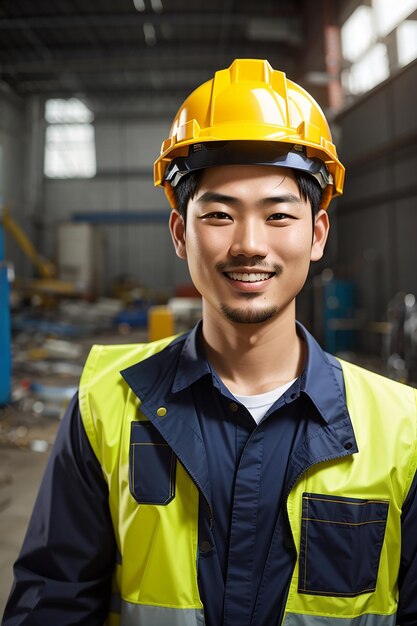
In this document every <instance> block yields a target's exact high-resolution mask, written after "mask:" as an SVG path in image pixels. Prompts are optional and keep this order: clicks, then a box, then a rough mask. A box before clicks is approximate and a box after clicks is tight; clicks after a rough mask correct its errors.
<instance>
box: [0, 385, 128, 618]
mask: <svg viewBox="0 0 417 626" xmlns="http://www.w3.org/2000/svg"><path fill="white" fill-rule="evenodd" d="M115 554H116V547H115V538H114V532H113V526H112V522H111V517H110V512H109V507H108V490H107V483H106V481H105V480H104V477H103V473H102V471H101V467H100V465H99V463H98V461H97V459H96V457H95V455H94V452H93V450H92V448H91V446H90V444H89V441H88V439H87V436H86V434H85V431H84V427H83V424H82V420H81V416H80V412H79V409H78V398H77V397H75V398H74V399H73V400H72V401H71V403H70V405H69V407H68V410H67V411H66V414H65V416H64V419H63V421H62V424H61V426H60V429H59V431H58V434H57V438H56V442H55V444H54V447H53V449H52V452H51V456H50V459H49V462H48V465H47V467H46V471H45V475H44V477H43V480H42V483H41V487H40V490H39V494H38V496H37V499H36V502H35V506H34V510H33V513H32V517H31V519H30V522H29V527H28V530H27V533H26V537H25V540H24V542H23V546H22V549H21V552H20V554H19V556H18V559H17V561H16V563H15V565H14V576H15V579H14V583H13V587H12V590H11V593H10V597H9V600H8V602H7V605H6V610H5V613H4V617H3V622H2V624H3V626H18V625H21V624H22V625H23V624H24V625H25V626H45V625H46V624H59V625H60V626H67V625H68V626H69V625H70V624H78V625H84V624H85V625H87V624H88V626H95V625H97V626H98V625H102V624H103V622H104V620H105V617H106V614H107V611H108V605H109V601H110V595H111V589H110V585H111V577H112V573H113V568H114V563H115Z"/></svg>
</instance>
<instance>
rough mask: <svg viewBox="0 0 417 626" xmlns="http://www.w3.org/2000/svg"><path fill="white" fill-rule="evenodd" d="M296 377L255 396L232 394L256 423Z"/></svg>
mask: <svg viewBox="0 0 417 626" xmlns="http://www.w3.org/2000/svg"><path fill="white" fill-rule="evenodd" d="M296 380H297V379H296V378H294V380H290V382H289V383H285V385H281V386H280V387H277V388H276V389H272V390H271V391H267V392H266V393H258V394H257V395H256V396H238V395H237V394H236V393H235V394H233V395H234V396H235V398H236V400H238V401H239V402H240V403H241V404H243V406H245V407H246V408H247V409H248V411H249V413H250V414H251V415H252V417H253V419H254V420H255V422H256V423H257V424H259V422H260V421H261V420H262V418H263V417H264V415H265V414H266V412H267V411H268V409H270V408H271V406H272V405H273V404H274V402H276V401H277V400H278V398H280V397H281V396H282V395H283V394H284V393H285V392H286V391H287V389H289V388H290V387H291V385H292V384H293V383H294V382H295V381H296Z"/></svg>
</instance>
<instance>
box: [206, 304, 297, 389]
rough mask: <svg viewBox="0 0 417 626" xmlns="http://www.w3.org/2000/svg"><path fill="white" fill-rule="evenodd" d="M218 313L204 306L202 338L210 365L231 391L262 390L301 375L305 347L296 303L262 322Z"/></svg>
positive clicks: (282, 383) (272, 387) (273, 387)
mask: <svg viewBox="0 0 417 626" xmlns="http://www.w3.org/2000/svg"><path fill="white" fill-rule="evenodd" d="M219 315H221V314H218V313H217V312H215V313H213V312H212V311H210V310H207V308H206V307H203V339H204V343H205V348H206V353H207V357H208V359H209V361H210V363H211V365H212V366H213V367H214V369H215V370H216V372H217V374H218V375H219V376H220V378H221V379H222V381H223V382H224V384H225V385H226V387H227V388H228V389H229V390H230V391H231V392H232V393H238V394H240V395H255V394H259V393H264V392H266V391H270V390H271V389H275V388H276V387H279V386H280V385H284V384H285V383H287V382H289V381H291V380H293V379H294V378H297V377H298V376H299V375H300V374H301V372H302V369H303V366H304V360H305V346H304V342H303V341H302V339H300V337H299V336H298V335H297V331H296V326H295V304H292V305H291V307H290V308H289V310H286V311H284V312H282V313H281V314H280V315H279V316H278V317H276V318H275V319H272V320H269V321H268V322H264V323H261V324H238V323H235V322H230V321H229V320H226V319H225V318H222V319H221V320H220V319H219V317H218V316H219Z"/></svg>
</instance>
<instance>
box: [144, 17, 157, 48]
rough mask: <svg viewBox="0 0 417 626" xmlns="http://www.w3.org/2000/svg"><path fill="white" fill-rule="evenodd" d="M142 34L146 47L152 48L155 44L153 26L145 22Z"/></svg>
mask: <svg viewBox="0 0 417 626" xmlns="http://www.w3.org/2000/svg"><path fill="white" fill-rule="evenodd" d="M143 34H144V36H145V42H146V44H147V45H148V46H154V45H155V44H156V31H155V26H154V25H153V24H151V23H150V22H145V24H144V25H143Z"/></svg>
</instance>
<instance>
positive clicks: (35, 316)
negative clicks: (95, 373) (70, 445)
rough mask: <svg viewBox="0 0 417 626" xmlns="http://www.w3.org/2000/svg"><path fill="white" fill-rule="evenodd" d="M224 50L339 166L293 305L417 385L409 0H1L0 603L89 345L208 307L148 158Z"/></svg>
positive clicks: (317, 333) (416, 151)
mask: <svg viewBox="0 0 417 626" xmlns="http://www.w3.org/2000/svg"><path fill="white" fill-rule="evenodd" d="M234 59H267V60H268V61H269V63H270V64H271V66H272V67H273V68H274V69H279V70H281V71H283V72H285V73H286V75H287V77H288V78H290V79H291V80H293V81H295V82H296V83H298V84H299V85H301V86H302V87H303V88H304V89H306V90H307V91H308V92H309V93H310V94H311V95H312V96H313V97H314V98H315V100H316V101H317V102H318V103H319V105H320V107H321V108H322V110H323V111H324V114H325V115H326V117H327V119H328V121H329V124H330V128H331V133H332V136H333V140H334V143H335V144H336V146H337V150H338V156H339V158H340V160H341V162H342V163H343V165H344V166H345V168H346V181H345V188H344V193H343V195H341V196H340V197H337V198H335V199H334V200H333V201H332V203H331V206H330V208H329V217H330V222H331V230H330V233H331V234H330V237H329V241H328V244H327V247H326V251H325V254H324V257H323V258H322V259H321V260H320V261H318V262H317V263H313V264H312V265H311V268H310V272H309V276H308V278H307V282H306V285H305V287H304V289H303V291H302V293H301V294H300V295H299V297H298V299H297V318H298V319H299V320H300V321H301V322H302V323H303V324H304V325H305V326H306V327H307V329H309V330H310V331H311V332H312V334H313V335H314V337H315V338H316V339H317V340H318V341H319V343H320V345H321V346H322V347H323V348H324V349H325V350H326V351H327V352H329V353H331V354H333V355H335V356H339V357H341V358H343V359H345V360H346V361H349V362H351V363H355V364H358V365H360V366H363V367H365V368H368V369H370V370H372V371H374V372H377V373H379V374H382V375H384V376H387V377H389V378H391V379H392V380H397V381H400V382H403V383H407V384H409V385H411V386H417V301H416V297H417V271H416V268H417V247H416V233H417V211H416V206H417V183H416V171H417V113H416V112H417V89H416V88H415V85H416V83H417V0H402V1H401V2H391V1H390V0H363V1H360V0H317V1H314V2H311V1H309V0H258V1H257V2H252V1H251V0H240V1H239V2H237V1H235V0H212V1H211V2H210V3H207V2H203V1H202V0H190V1H188V2H186V1H185V0H117V1H116V0H90V1H89V2H85V3H82V2H80V0H64V1H62V2H59V3H57V2H55V3H54V2H52V1H51V0H37V2H28V0H3V1H2V2H1V5H0V529H1V533H0V569H1V572H2V575H1V580H0V615H1V614H2V612H3V609H4V606H5V604H6V600H7V597H8V594H9V591H10V588H11V585H12V580H13V571H12V566H13V563H14V561H15V559H16V557H17V554H18V552H19V549H20V546H21V543H22V540H23V537H24V534H25V530H26V527H27V524H28V520H29V516H30V513H31V510H32V507H33V503H34V501H35V498H36V494H37V490H38V487H39V484H40V481H41V477H42V474H43V471H44V468H45V466H46V463H47V460H48V457H49V454H50V451H51V448H52V446H53V443H54V440H55V436H56V433H57V431H58V428H59V426H60V423H61V421H62V417H63V415H64V413H65V410H66V408H67V406H68V404H69V402H70V400H71V398H72V397H73V396H74V394H75V393H76V391H77V388H78V383H79V380H80V376H81V373H82V370H83V364H84V362H85V360H86V358H87V355H88V353H89V351H90V349H91V347H92V345H93V344H134V343H137V342H139V343H142V342H148V341H152V340H154V339H162V338H164V337H169V336H171V335H174V334H177V333H181V332H183V331H187V330H189V329H191V328H192V327H193V326H194V325H195V324H196V323H197V322H198V320H199V319H200V318H201V314H202V301H201V297H200V294H199V292H198V291H197V289H196V288H195V287H194V285H193V283H192V281H191V278H190V275H189V273H188V270H187V265H186V263H184V261H183V260H181V259H179V258H178V257H177V256H176V254H175V250H174V247H173V245H172V241H171V236H170V232H169V229H168V220H169V214H170V207H169V204H168V201H167V198H166V197H165V195H164V193H163V190H161V189H160V188H155V187H154V182H153V164H154V161H155V160H156V159H157V157H158V156H159V154H160V150H161V144H162V142H163V141H164V140H165V139H166V138H167V137H168V134H169V129H170V125H171V122H172V119H173V117H174V115H175V113H176V111H177V110H178V108H179V107H180V105H181V103H182V102H183V101H184V100H185V98H186V97H187V95H188V94H190V93H191V92H192V91H193V90H194V89H195V88H196V87H197V86H198V85H200V84H202V83H203V82H204V81H208V80H210V79H211V78H212V77H213V75H214V72H216V71H217V70H219V69H223V68H228V67H229V66H230V65H231V64H232V62H233V61H234Z"/></svg>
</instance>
